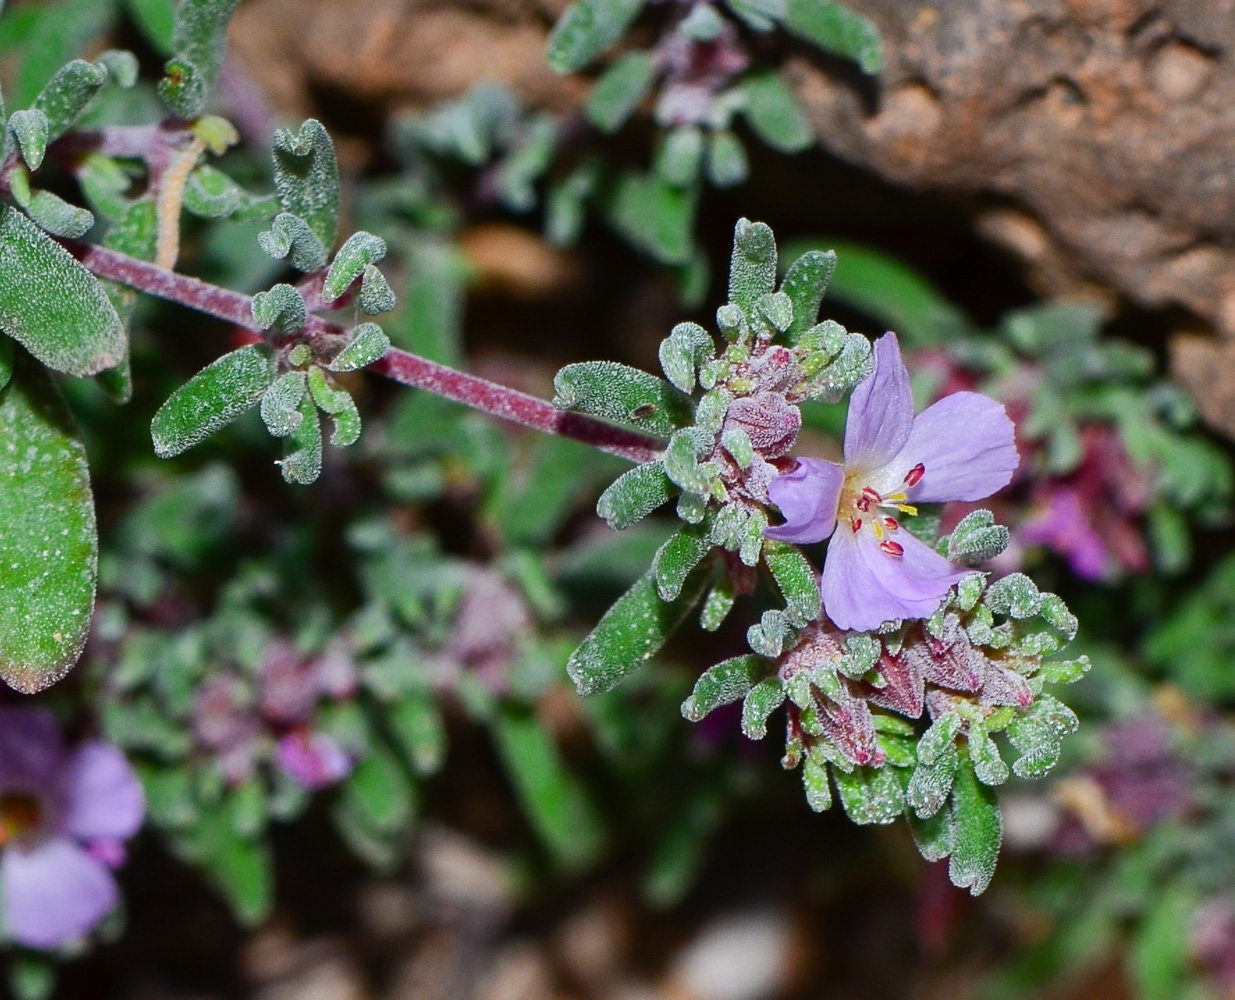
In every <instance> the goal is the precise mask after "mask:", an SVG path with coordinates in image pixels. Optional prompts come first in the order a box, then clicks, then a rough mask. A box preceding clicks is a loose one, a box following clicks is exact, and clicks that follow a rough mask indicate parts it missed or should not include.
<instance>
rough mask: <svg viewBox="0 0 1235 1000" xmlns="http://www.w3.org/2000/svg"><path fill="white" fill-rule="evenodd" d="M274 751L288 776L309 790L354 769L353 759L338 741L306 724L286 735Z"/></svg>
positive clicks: (338, 779) (339, 778) (344, 776)
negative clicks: (316, 731)
mask: <svg viewBox="0 0 1235 1000" xmlns="http://www.w3.org/2000/svg"><path fill="white" fill-rule="evenodd" d="M274 753H275V760H277V761H278V764H279V767H281V768H282V769H283V770H284V771H285V772H286V773H287V775H288V777H290V778H291V779H292V780H293V781H295V782H296V784H298V785H300V786H301V787H302V788H306V789H308V790H309V791H316V790H317V789H319V788H325V787H326V786H327V785H333V784H334V783H335V782H336V781H342V780H343V779H344V778H346V777H347V776H348V775H349V774H351V773H352V766H353V762H352V759H351V757H349V756H348V755H347V754H346V753H345V752H344V751H343V749H342V748H341V747H340V746H339V744H337V743H336V742H335V741H334V740H332V739H331V738H330V737H329V736H326V735H325V734H324V733H315V732H313V731H312V730H310V729H308V728H307V727H304V728H299V729H295V730H293V731H292V732H290V733H288V734H286V735H285V736H283V737H282V738H281V739H280V740H279V742H278V745H277V746H276V747H275V751H274Z"/></svg>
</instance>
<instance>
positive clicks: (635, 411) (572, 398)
mask: <svg viewBox="0 0 1235 1000" xmlns="http://www.w3.org/2000/svg"><path fill="white" fill-rule="evenodd" d="M553 390H554V397H553V405H554V406H556V407H558V409H561V410H574V411H575V412H578V413H588V414H591V415H592V416H594V417H600V418H601V419H603V420H611V421H613V422H614V423H618V424H623V425H625V426H627V427H630V428H633V429H634V430H639V431H643V432H644V433H645V434H652V435H654V436H656V437H660V438H668V437H670V436H671V435H672V434H673V432H674V431H675V430H677V429H678V428H679V427H685V426H688V425H689V424H690V423H691V422H692V420H693V419H694V405H693V404H692V403H691V400H690V397H689V396H687V395H685V394H684V393H682V392H680V391H679V390H677V389H675V388H674V387H673V386H671V385H669V383H667V382H666V381H665V380H664V379H661V378H657V377H656V376H655V375H652V374H649V373H648V372H645V371H640V370H639V369H638V368H631V367H630V366H628V365H622V364H618V363H617V362H616V361H585V362H581V363H579V364H573V365H567V366H566V367H565V368H563V369H562V370H561V371H559V372H558V373H557V376H556V377H555V378H554V379H553Z"/></svg>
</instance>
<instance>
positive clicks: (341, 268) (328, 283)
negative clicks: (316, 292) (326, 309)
mask: <svg viewBox="0 0 1235 1000" xmlns="http://www.w3.org/2000/svg"><path fill="white" fill-rule="evenodd" d="M385 256H386V241H385V240H384V239H382V238H381V237H380V236H374V235H373V234H372V233H366V232H363V231H362V232H359V233H353V234H352V235H351V236H349V237H348V238H347V242H346V243H344V244H343V246H341V247H339V252H338V253H336V254H335V255H334V260H333V261H331V262H330V271H329V272H328V273H327V274H326V280H325V282H324V283H323V284H322V298H323V299H324V300H325V301H326V302H333V301H334V300H335V299H337V298H338V297H339V296H340V295H342V294H343V293H344V292H346V291H347V290H348V288H350V287H351V284H352V282H353V281H355V280H356V279H357V278H359V277H360V275H361V274H362V273H363V272H364V269H365V265H367V264H376V263H378V262H379V261H380V260H382V259H383V258H384V257H385Z"/></svg>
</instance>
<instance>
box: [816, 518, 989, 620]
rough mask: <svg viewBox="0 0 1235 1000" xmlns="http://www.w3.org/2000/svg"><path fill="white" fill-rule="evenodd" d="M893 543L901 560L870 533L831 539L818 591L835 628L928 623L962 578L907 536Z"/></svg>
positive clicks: (838, 535) (847, 533) (843, 533)
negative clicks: (897, 620)
mask: <svg viewBox="0 0 1235 1000" xmlns="http://www.w3.org/2000/svg"><path fill="white" fill-rule="evenodd" d="M896 541H897V542H898V543H899V544H900V545H901V547H902V548H903V549H904V554H903V555H900V556H893V555H889V554H888V553H886V552H884V551H883V550H882V549H880V548H879V541H878V539H876V538H875V536H874V534H872V533H871V532H869V531H857V532H853V531H838V532H836V534H834V535H833V536H832V541H830V542H829V543H828V554H827V558H826V559H825V560H824V564H823V577H822V579H821V581H820V591H821V593H822V595H823V610H824V611H825V612H826V613H827V616H828V617H829V618H831V619H832V621H833V622H834V623H835V624H836V625H837V626H838V627H840V628H843V629H852V630H854V631H859V632H864V631H868V630H870V629H874V628H878V627H879V626H880V625H882V624H883V623H884V622H885V621H891V620H892V619H895V618H928V617H929V616H930V615H931V614H932V613H933V612H934V610H935V609H936V608H937V607H938V606H939V602H940V601H941V600H943V597H944V595H945V594H946V593H947V592H948V588H949V587H951V586H952V585H953V584H954V583H956V582H957V581H958V580H959V579H960V578H961V577H963V576H964V575H965V571H964V570H959V569H957V568H956V567H955V566H953V565H952V564H951V563H950V562H948V561H947V560H946V559H945V558H943V556H941V555H939V554H938V553H936V552H935V551H934V549H932V548H930V547H929V546H927V545H925V544H923V543H922V542H919V541H918V540H917V539H916V538H914V537H913V536H912V535H910V534H909V533H908V532H897V535H896Z"/></svg>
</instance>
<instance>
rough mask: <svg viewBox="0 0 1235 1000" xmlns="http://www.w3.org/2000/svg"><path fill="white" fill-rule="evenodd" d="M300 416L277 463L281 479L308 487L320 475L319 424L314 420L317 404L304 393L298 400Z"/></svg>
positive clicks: (320, 438) (320, 433) (320, 432)
mask: <svg viewBox="0 0 1235 1000" xmlns="http://www.w3.org/2000/svg"><path fill="white" fill-rule="evenodd" d="M300 412H301V414H302V415H303V419H302V420H301V421H300V425H299V426H298V427H297V428H296V430H294V431H293V432H292V434H291V436H290V437H289V438H288V447H287V451H286V452H285V454H284V455H283V458H281V459H280V460H279V462H278V466H279V469H280V471H281V472H282V473H283V479H284V481H286V482H289V483H298V484H299V485H301V486H307V485H308V484H309V483H313V482H316V481H317V477H318V476H320V475H321V474H322V425H321V423H320V422H319V421H318V419H317V407H316V406H314V405H313V400H312V399H311V398H310V397H309V396H307V395H306V396H305V398H304V399H302V400H301V401H300Z"/></svg>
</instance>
